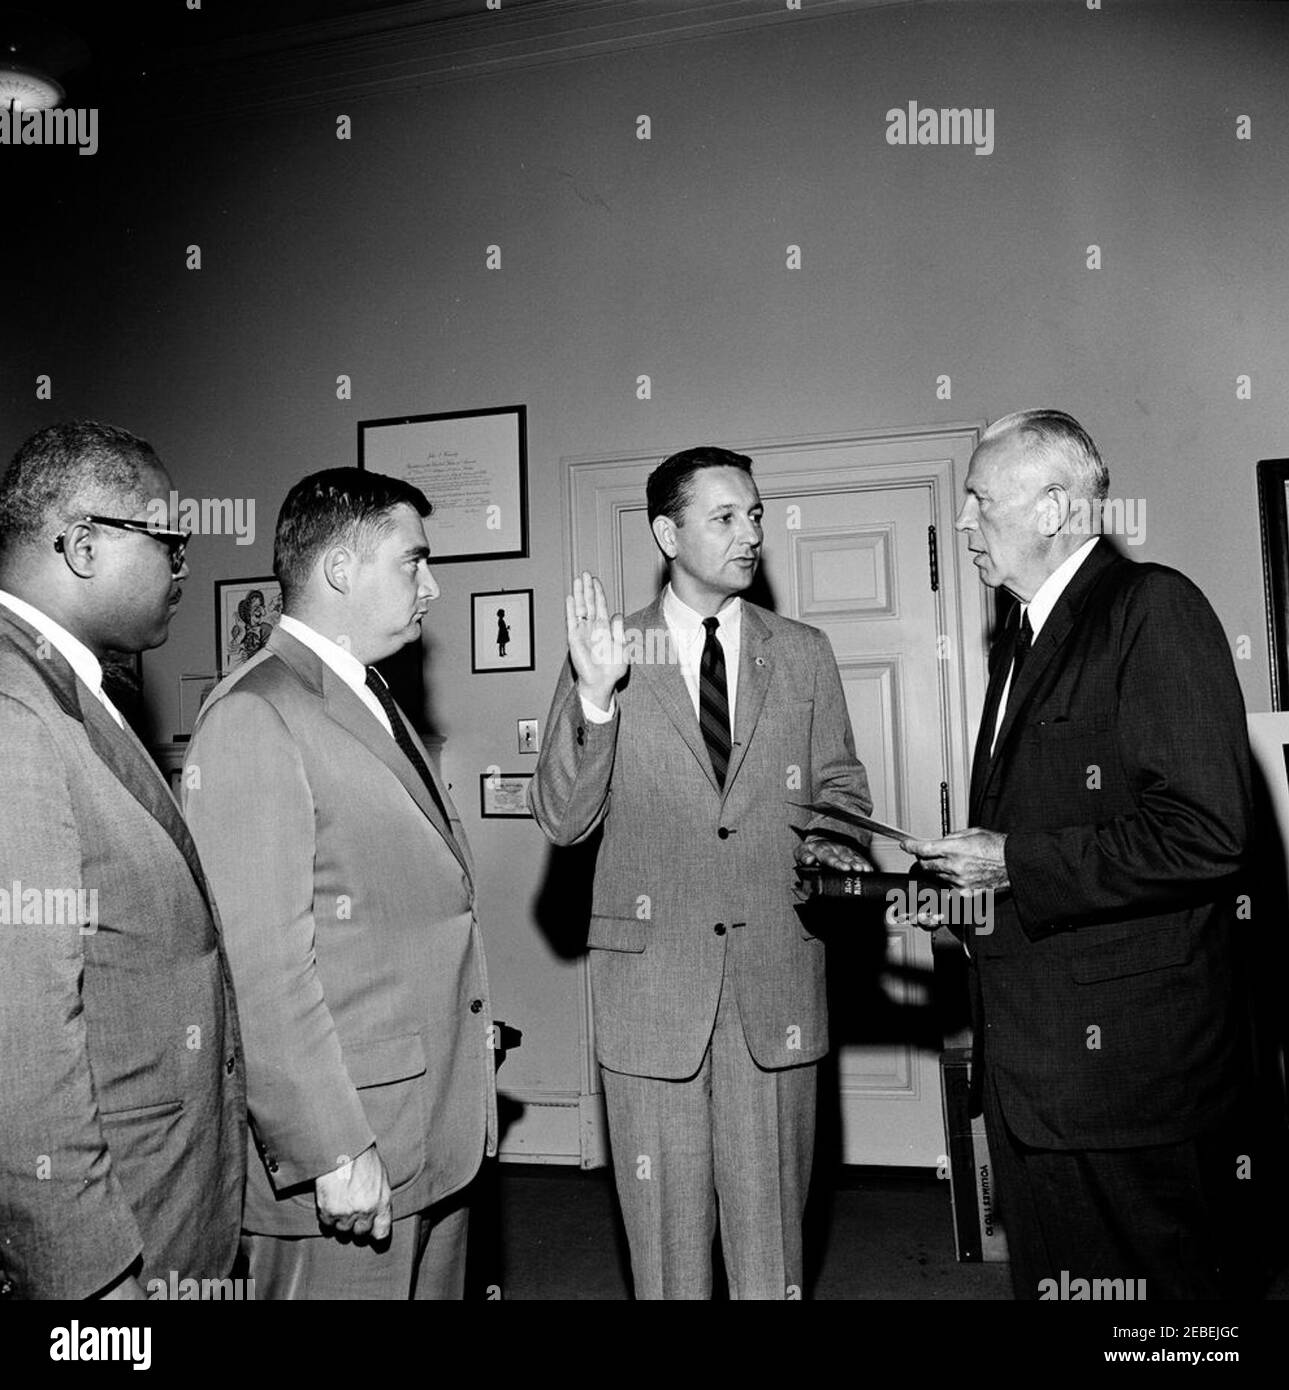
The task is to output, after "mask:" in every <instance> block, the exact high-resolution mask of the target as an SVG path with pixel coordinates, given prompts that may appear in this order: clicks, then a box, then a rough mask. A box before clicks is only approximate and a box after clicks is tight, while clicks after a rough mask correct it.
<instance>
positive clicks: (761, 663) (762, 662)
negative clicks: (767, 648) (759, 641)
mask: <svg viewBox="0 0 1289 1390" xmlns="http://www.w3.org/2000/svg"><path fill="white" fill-rule="evenodd" d="M756 664H757V665H758V666H764V665H765V657H763V656H758V657H757V659H756Z"/></svg>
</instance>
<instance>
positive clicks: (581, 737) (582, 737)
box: [577, 729, 586, 743]
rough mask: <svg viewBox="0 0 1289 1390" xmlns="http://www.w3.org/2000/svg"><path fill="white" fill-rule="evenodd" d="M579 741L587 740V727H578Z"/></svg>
mask: <svg viewBox="0 0 1289 1390" xmlns="http://www.w3.org/2000/svg"><path fill="white" fill-rule="evenodd" d="M577 741H578V743H585V742H586V730H585V729H578V731H577Z"/></svg>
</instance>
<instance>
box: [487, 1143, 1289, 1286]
mask: <svg viewBox="0 0 1289 1390" xmlns="http://www.w3.org/2000/svg"><path fill="white" fill-rule="evenodd" d="M482 1181H483V1187H482V1190H481V1192H480V1194H479V1197H478V1198H477V1199H476V1201H475V1203H474V1207H473V1211H474V1215H473V1216H472V1218H471V1219H472V1223H473V1226H472V1235H471V1251H470V1284H471V1286H472V1294H473V1296H477V1297H485V1298H486V1297H489V1296H491V1297H493V1298H496V1297H498V1296H500V1297H501V1298H505V1299H512V1300H537V1299H578V1300H581V1299H625V1298H628V1297H630V1273H629V1263H628V1259H627V1254H626V1242H625V1237H624V1235H623V1233H622V1227H621V1223H620V1221H619V1219H618V1215H617V1205H616V1202H615V1200H614V1194H613V1184H612V1180H611V1178H610V1175H609V1173H608V1171H607V1170H606V1169H597V1170H594V1171H592V1172H585V1173H584V1172H582V1171H580V1170H579V1169H576V1168H568V1167H545V1166H537V1165H518V1164H501V1165H494V1166H492V1167H491V1170H490V1171H489V1172H488V1173H487V1174H486V1175H485V1177H484V1178H483V1180H482ZM490 1213H491V1214H494V1215H493V1216H492V1218H491V1219H490ZM808 1227H809V1238H808V1245H807V1252H808V1254H807V1262H808V1274H807V1290H806V1296H807V1297H809V1298H813V1299H821V1300H833V1299H844V1300H850V1299H929V1300H930V1299H934V1300H940V1301H946V1300H948V1301H955V1300H967V1299H972V1300H978V1299H988V1300H1005V1299H1010V1297H1011V1286H1010V1281H1009V1278H1008V1270H1007V1266H1006V1265H1005V1264H959V1263H958V1261H957V1260H956V1259H955V1258H954V1253H953V1229H952V1226H951V1224H950V1207H949V1187H948V1184H947V1183H946V1182H941V1181H937V1180H936V1178H935V1177H934V1176H933V1175H930V1174H926V1173H922V1172H909V1171H904V1170H899V1169H864V1168H848V1169H843V1170H842V1173H841V1176H840V1177H839V1179H838V1180H837V1181H836V1183H835V1184H834V1185H833V1188H832V1190H831V1191H830V1192H825V1193H823V1194H819V1193H816V1194H815V1197H814V1198H812V1205H811V1212H810V1218H809V1221H808ZM489 1289H490V1290H491V1292H490V1293H489V1291H488V1290H489ZM1266 1296H1267V1297H1268V1298H1273V1299H1286V1298H1289V1272H1286V1271H1285V1270H1282V1271H1281V1273H1280V1276H1279V1278H1278V1279H1277V1280H1276V1281H1275V1283H1274V1284H1273V1285H1272V1287H1271V1288H1270V1290H1269V1291H1268V1292H1267V1295H1266Z"/></svg>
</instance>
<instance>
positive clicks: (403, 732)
mask: <svg viewBox="0 0 1289 1390" xmlns="http://www.w3.org/2000/svg"><path fill="white" fill-rule="evenodd" d="M367 689H368V690H370V691H371V693H372V694H373V695H375V697H376V698H377V699H378V700H379V701H380V707H381V709H383V710H384V711H385V717H386V719H388V720H389V726H390V728H391V729H393V731H394V742H395V743H397V744H398V746H399V748H401V749H402V751H403V756H404V757H405V758H406V759H407V761H408V762H409V763H411V764H412V766H413V767H414V768H415V769H416V771H417V773H418V774H419V776H420V779H421V781H422V782H424V783H425V789H426V791H428V792H429V794H430V800H431V801H433V802H434V805H435V808H436V809H437V810H438V813H439V815H441V816H442V817H443V822H444V824H445V825H446V824H447V823H448V811H447V807H446V806H444V804H443V798H442V797H441V796H440V795H439V789H438V788H437V787H436V786H435V785H434V778H433V777H432V776H431V775H430V769H429V768H428V767H426V766H425V759H424V758H422V757H421V753H420V750H419V749H418V748H417V746H416V744H414V743H413V742H412V736H411V734H409V733H408V732H407V725H406V724H404V723H403V716H402V715H401V714H400V713H399V710H398V706H397V705H396V704H395V703H394V697H393V696H392V695H391V694H390V693H389V686H387V685H386V684H385V678H384V676H382V675H381V673H380V672H379V671H378V670H377V669H376V668H375V667H374V666H369V667H368V668H367Z"/></svg>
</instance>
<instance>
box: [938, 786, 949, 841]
mask: <svg viewBox="0 0 1289 1390" xmlns="http://www.w3.org/2000/svg"><path fill="white" fill-rule="evenodd" d="M948 833H949V784H948V782H941V783H940V834H941V835H947V834H948Z"/></svg>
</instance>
